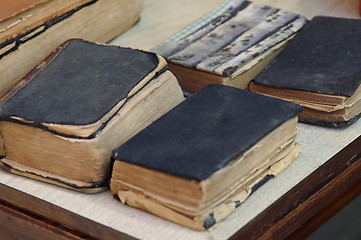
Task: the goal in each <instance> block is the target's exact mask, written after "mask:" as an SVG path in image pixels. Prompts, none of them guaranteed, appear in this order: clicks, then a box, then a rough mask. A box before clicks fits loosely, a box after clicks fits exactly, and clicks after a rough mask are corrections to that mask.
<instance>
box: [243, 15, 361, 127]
mask: <svg viewBox="0 0 361 240" xmlns="http://www.w3.org/2000/svg"><path fill="white" fill-rule="evenodd" d="M360 42H361V20H357V19H342V18H333V17H315V18H314V19H312V21H311V22H310V23H309V24H308V25H307V26H306V27H305V28H304V29H303V30H302V31H301V32H300V33H299V34H298V35H297V36H296V37H295V39H294V40H292V41H291V42H290V44H289V45H288V46H287V47H286V48H285V49H284V51H283V52H282V53H281V54H280V55H279V56H278V57H277V58H276V59H275V60H274V61H273V62H272V63H271V64H270V66H269V67H267V68H266V69H265V71H264V72H262V73H261V74H260V75H259V76H257V77H256V79H255V80H254V83H252V84H251V85H250V90H251V91H254V92H258V93H262V94H265V95H269V96H274V97H278V98H282V99H285V100H289V101H293V102H296V103H299V104H301V105H302V106H303V107H304V111H303V112H302V113H301V114H300V115H299V117H300V120H302V121H305V122H309V123H313V124H318V125H324V126H330V127H342V126H347V125H349V124H352V123H353V122H355V121H356V120H357V119H358V118H359V117H360V113H361V77H360V74H361V68H360V66H361V51H360Z"/></svg>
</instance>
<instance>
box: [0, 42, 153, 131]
mask: <svg viewBox="0 0 361 240" xmlns="http://www.w3.org/2000/svg"><path fill="white" fill-rule="evenodd" d="M44 65H46V67H44ZM158 65H159V59H158V57H157V55H156V54H154V53H150V52H143V51H140V50H134V49H130V48H121V47H117V46H105V45H98V44H95V43H91V42H86V41H80V40H72V41H69V42H66V43H65V44H63V47H60V52H56V53H53V56H51V57H50V62H47V61H44V62H43V63H42V64H41V65H40V66H39V67H38V68H36V69H35V70H34V71H33V72H31V73H30V74H28V76H27V77H28V78H30V80H29V79H28V80H27V81H29V82H28V83H27V84H26V85H25V86H24V87H22V88H21V89H20V90H18V91H17V92H16V93H15V95H13V96H12V97H11V98H10V99H8V100H7V101H6V102H5V103H4V104H3V105H2V106H1V112H0V118H1V120H10V119H11V118H12V117H20V118H22V119H25V120H27V121H31V122H33V123H35V125H36V123H39V124H41V123H55V124H63V125H85V124H90V123H94V122H96V121H97V120H99V119H100V118H101V117H102V116H104V115H105V114H106V113H107V112H109V111H110V110H111V109H112V108H113V107H114V106H115V105H116V104H117V103H118V102H119V101H120V100H122V99H124V98H127V96H128V94H129V92H130V91H131V90H132V89H133V88H134V87H135V86H136V85H137V84H138V83H139V82H140V81H142V80H143V79H144V78H145V77H146V76H147V75H148V74H149V73H150V72H152V71H154V70H155V69H156V68H157V67H158ZM39 69H40V70H39Z"/></svg>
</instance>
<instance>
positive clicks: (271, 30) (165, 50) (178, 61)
mask: <svg viewBox="0 0 361 240" xmlns="http://www.w3.org/2000/svg"><path fill="white" fill-rule="evenodd" d="M305 23H306V19H305V18H304V17H302V16H300V15H298V14H295V13H291V12H288V11H284V10H281V9H277V8H274V7H270V6H264V5H257V4H254V3H251V2H249V1H243V0H229V1H227V2H225V3H224V4H223V5H222V6H220V7H219V8H218V9H216V10H214V11H213V12H211V13H209V14H208V15H207V16H205V17H203V18H202V19H200V20H199V21H197V22H196V23H194V24H192V25H190V26H189V27H187V28H185V29H183V30H182V31H180V32H179V33H177V34H176V35H174V36H173V37H171V38H170V39H168V40H166V41H165V42H163V43H161V44H160V45H158V46H156V47H155V48H154V49H153V51H155V52H157V53H158V54H160V55H162V56H163V57H165V58H166V59H167V60H168V62H169V65H170V70H171V71H172V72H173V73H174V74H175V76H176V77H177V79H178V81H179V83H180V85H181V87H182V88H183V89H184V90H185V91H186V92H190V93H194V92H196V91H198V90H199V89H201V88H202V87H204V86H206V85H208V84H211V83H219V84H224V85H229V86H234V87H239V88H243V89H245V88H247V87H248V83H249V81H251V80H253V78H254V77H255V76H256V75H257V74H258V73H259V72H260V71H261V70H262V69H263V68H264V67H265V66H266V65H267V64H268V63H269V62H270V61H271V60H272V59H273V58H274V57H275V56H276V55H277V54H278V53H279V51H280V50H281V49H282V47H283V46H284V44H285V43H286V42H287V41H288V40H290V39H291V38H292V37H293V36H294V35H295V34H296V33H297V32H298V31H299V30H300V29H301V28H302V26H303V25H304V24H305Z"/></svg>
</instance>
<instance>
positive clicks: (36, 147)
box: [0, 40, 183, 192]
mask: <svg viewBox="0 0 361 240" xmlns="http://www.w3.org/2000/svg"><path fill="white" fill-rule="evenodd" d="M182 100H183V94H182V91H181V89H180V87H179V85H178V83H177V81H176V79H175V77H174V76H173V75H172V74H171V73H170V72H169V71H168V70H167V64H166V61H165V60H164V59H163V58H162V57H160V56H158V55H156V54H155V53H151V52H144V51H140V50H134V49H130V48H121V47H117V46H108V45H99V44H95V43H91V42H86V41H81V40H70V41H67V42H65V43H63V44H62V45H60V46H59V47H58V48H57V49H56V50H55V51H54V52H53V53H52V54H51V55H49V56H48V57H47V58H46V59H45V60H44V61H43V62H41V63H40V64H39V65H38V66H37V67H36V68H35V69H34V70H33V71H31V72H30V73H29V74H27V75H26V76H25V77H24V78H23V79H22V80H21V81H20V82H19V84H18V85H17V86H16V87H14V88H13V89H11V90H10V91H9V92H8V93H7V94H6V95H5V96H4V97H3V99H2V104H1V111H0V134H1V138H2V141H1V143H2V149H3V152H2V155H3V159H1V162H2V165H3V167H4V168H5V169H6V170H8V171H10V172H14V173H18V174H20V175H24V176H28V177H32V178H35V179H39V180H42V181H46V182H51V183H54V184H57V185H61V186H64V187H68V188H72V189H75V190H80V191H86V192H94V191H99V190H103V189H104V188H106V187H107V185H108V182H107V180H108V177H109V171H110V170H109V169H110V154H111V151H112V149H114V148H115V147H117V146H119V145H120V144H121V143H123V142H124V141H126V140H127V139H129V138H130V137H131V136H133V135H134V134H136V133H137V132H138V131H140V130H141V129H142V128H144V127H146V126H147V125H148V124H150V123H151V122H153V121H154V120H155V119H157V118H158V117H160V116H161V115H162V114H164V113H165V112H167V111H168V110H170V109H171V108H173V107H174V106H175V105H177V104H178V103H179V102H181V101H182Z"/></svg>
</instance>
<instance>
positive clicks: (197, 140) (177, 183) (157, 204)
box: [110, 84, 301, 230]
mask: <svg viewBox="0 0 361 240" xmlns="http://www.w3.org/2000/svg"><path fill="white" fill-rule="evenodd" d="M300 111H301V107H300V106H299V105H297V104H294V103H290V102H286V101H282V100H279V99H276V98H270V97H265V96H262V95H260V94H255V93H252V92H249V91H246V90H241V89H238V88H234V87H229V86H224V85H218V84H214V85H209V86H207V87H205V88H203V89H202V90H200V91H199V92H198V93H196V94H195V95H192V96H191V97H189V98H187V99H186V100H185V101H183V102H182V103H181V104H179V105H178V106H176V107H175V108H173V109H172V110H171V111H169V112H168V113H167V114H165V115H164V116H162V117H161V118H159V119H158V120H157V121H155V122H154V123H153V124H151V125H149V126H148V127H147V128H145V129H144V130H142V131H141V132H139V133H138V134H137V135H135V136H134V137H133V138H131V139H130V140H128V141H127V142H126V143H124V144H123V145H122V146H120V147H119V148H117V149H115V150H114V151H113V153H112V158H113V159H114V165H113V172H112V177H111V183H110V188H111V191H112V193H113V194H114V195H115V196H116V198H118V199H119V200H120V201H121V202H122V203H124V204H127V205H130V206H133V207H136V208H139V209H143V210H145V211H148V212H150V213H153V214H155V215H158V216H160V217H163V218H165V219H168V220H170V221H173V222H175V223H178V224H180V225H183V226H186V227H189V228H193V229H196V230H203V229H207V228H210V227H211V226H213V225H214V224H215V223H217V222H219V221H220V220H222V219H224V218H225V217H226V216H228V215H229V214H231V213H232V212H233V211H235V209H236V208H237V207H238V206H240V205H241V203H242V202H243V201H244V200H245V199H246V198H247V197H248V196H249V195H250V194H251V193H252V192H253V191H255V190H256V189H257V188H258V187H260V186H261V185H262V184H263V183H264V182H266V181H267V180H268V179H270V178H271V177H272V176H276V175H277V174H279V173H280V172H281V171H282V170H283V169H285V168H286V167H287V166H288V165H289V164H290V163H291V162H292V161H293V160H294V159H295V158H296V157H297V156H298V155H299V154H300V152H301V149H300V146H299V144H297V143H296V142H295V137H296V124H297V114H298V113H299V112H300Z"/></svg>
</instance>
